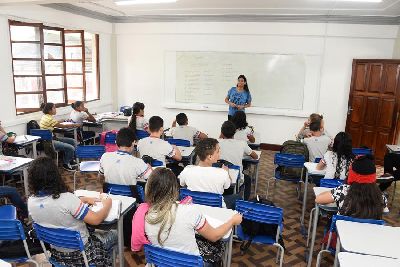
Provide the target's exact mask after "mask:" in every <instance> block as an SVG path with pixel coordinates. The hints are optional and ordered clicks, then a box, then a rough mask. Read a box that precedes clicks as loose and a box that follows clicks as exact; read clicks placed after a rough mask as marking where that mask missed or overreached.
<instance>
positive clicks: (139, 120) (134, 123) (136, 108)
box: [128, 102, 149, 131]
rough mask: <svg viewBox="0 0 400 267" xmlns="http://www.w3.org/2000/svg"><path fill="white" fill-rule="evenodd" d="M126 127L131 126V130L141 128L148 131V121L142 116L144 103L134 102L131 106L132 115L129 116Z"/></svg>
mask: <svg viewBox="0 0 400 267" xmlns="http://www.w3.org/2000/svg"><path fill="white" fill-rule="evenodd" d="M128 127H129V128H131V129H132V130H133V131H136V130H142V131H148V130H149V123H148V122H147V120H146V118H145V117H144V104H143V103H140V102H136V103H135V104H133V106H132V116H131V117H130V118H129V121H128Z"/></svg>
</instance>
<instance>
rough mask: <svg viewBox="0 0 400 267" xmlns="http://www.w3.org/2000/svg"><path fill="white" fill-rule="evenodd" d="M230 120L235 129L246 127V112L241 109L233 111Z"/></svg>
mask: <svg viewBox="0 0 400 267" xmlns="http://www.w3.org/2000/svg"><path fill="white" fill-rule="evenodd" d="M231 121H232V122H233V123H234V124H235V126H236V130H238V129H239V130H243V129H246V127H247V125H249V124H248V123H247V121H246V113H244V112H243V111H241V110H238V111H236V112H235V114H234V115H233V116H232V119H231Z"/></svg>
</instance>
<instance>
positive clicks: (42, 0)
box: [0, 0, 400, 25]
mask: <svg viewBox="0 0 400 267" xmlns="http://www.w3.org/2000/svg"><path fill="white" fill-rule="evenodd" d="M29 4H43V5H46V6H48V7H52V8H56V9H59V10H64V11H69V12H73V13H78V14H81V15H86V16H89V17H96V18H98V19H102V20H106V21H110V22H140V21H270V20H274V21H276V20H278V21H310V22H311V21H336V22H353V23H371V24H377V23H378V24H396V25H398V24H400V23H399V22H400V0H383V1H382V2H381V3H360V2H342V1H332V0H178V1H177V2H176V3H167V4H149V5H130V6H117V5H116V4H115V3H114V2H113V0H69V1H67V0H53V1H50V0H0V8H1V6H2V5H29Z"/></svg>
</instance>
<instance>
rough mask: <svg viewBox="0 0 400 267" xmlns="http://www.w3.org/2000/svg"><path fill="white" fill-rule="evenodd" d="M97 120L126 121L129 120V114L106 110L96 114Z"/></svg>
mask: <svg viewBox="0 0 400 267" xmlns="http://www.w3.org/2000/svg"><path fill="white" fill-rule="evenodd" d="M94 117H95V118H96V121H97V122H103V121H107V120H113V121H126V122H128V119H129V116H124V114H123V113H120V112H104V113H100V114H97V115H95V116H94Z"/></svg>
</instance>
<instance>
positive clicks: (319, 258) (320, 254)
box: [315, 250, 329, 267]
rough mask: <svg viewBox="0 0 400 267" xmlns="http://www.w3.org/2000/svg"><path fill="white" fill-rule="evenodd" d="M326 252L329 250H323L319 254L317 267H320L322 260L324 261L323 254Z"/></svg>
mask: <svg viewBox="0 0 400 267" xmlns="http://www.w3.org/2000/svg"><path fill="white" fill-rule="evenodd" d="M324 252H329V250H321V251H320V252H318V256H317V263H316V265H315V266H316V267H319V266H320V264H321V259H322V254H323V253H324Z"/></svg>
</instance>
